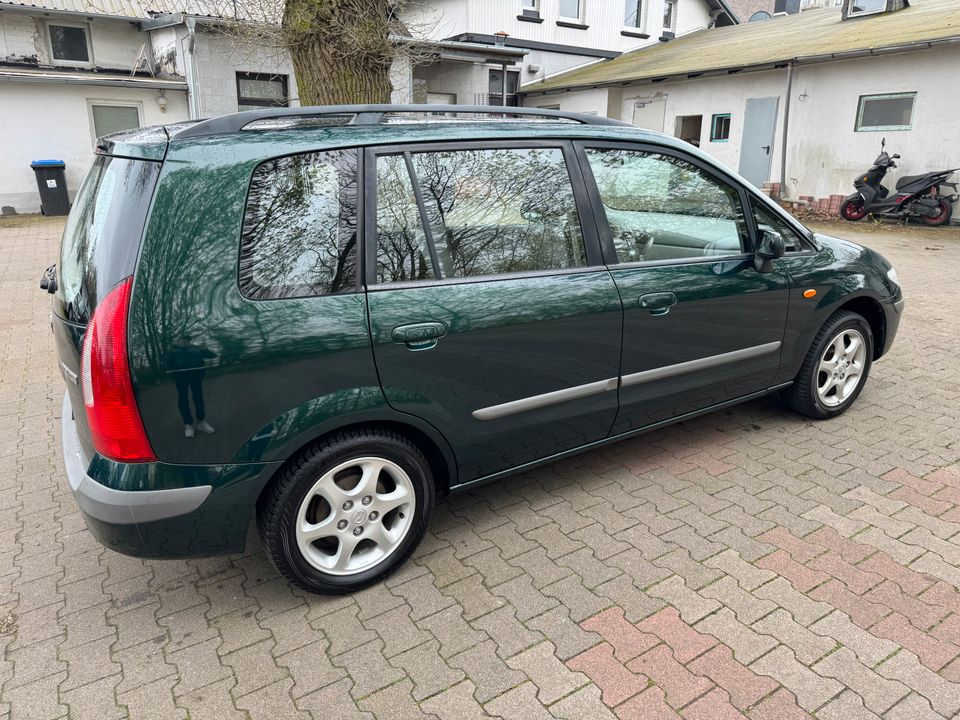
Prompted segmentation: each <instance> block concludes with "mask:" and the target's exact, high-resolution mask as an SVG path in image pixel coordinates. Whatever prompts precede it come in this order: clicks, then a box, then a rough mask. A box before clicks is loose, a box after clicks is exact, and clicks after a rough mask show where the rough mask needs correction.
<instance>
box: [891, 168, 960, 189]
mask: <svg viewBox="0 0 960 720" xmlns="http://www.w3.org/2000/svg"><path fill="white" fill-rule="evenodd" d="M950 172H951V171H949V170H944V171H942V172H932V173H925V174H923V175H904V176H903V177H902V178H899V179H898V180H897V190H903V189H905V188H907V187H909V186H910V185H913V184H914V183H917V184H920V185H921V187H922V185H925V184H927V183H929V182H930V181H931V180H932V179H933V178H935V177H939V176H941V175H947V174H949V173H950ZM916 189H918V190H919V189H920V188H916Z"/></svg>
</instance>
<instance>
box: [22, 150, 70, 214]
mask: <svg viewBox="0 0 960 720" xmlns="http://www.w3.org/2000/svg"><path fill="white" fill-rule="evenodd" d="M30 167H31V168H33V173H34V175H36V176H37V189H38V190H39V191H40V211H41V212H42V213H43V214H44V215H68V214H69V213H70V198H69V197H68V196H67V177H66V167H67V164H66V163H65V162H63V160H34V161H33V162H32V163H30Z"/></svg>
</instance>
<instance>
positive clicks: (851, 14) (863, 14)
mask: <svg viewBox="0 0 960 720" xmlns="http://www.w3.org/2000/svg"><path fill="white" fill-rule="evenodd" d="M856 1H857V0H847V3H849V4H848V5H847V17H852V18H855V17H866V16H867V15H879V14H880V13H883V12H886V11H887V3H886V2H884V3H883V5H881V6H880V7H879V8H878V9H876V10H861V11H860V12H854V11H853V4H854V3H855V2H856Z"/></svg>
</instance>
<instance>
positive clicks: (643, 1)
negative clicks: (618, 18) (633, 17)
mask: <svg viewBox="0 0 960 720" xmlns="http://www.w3.org/2000/svg"><path fill="white" fill-rule="evenodd" d="M649 1H650V0H632V2H636V4H637V5H638V7H637V22H636V24H635V25H629V24H627V18H626V17H624V18H623V29H624V30H631V31H633V32H642V31H643V28H644V26H645V25H646V22H645V20H646V18H645V16H646V14H647V4H648V3H649ZM624 10H626V8H624Z"/></svg>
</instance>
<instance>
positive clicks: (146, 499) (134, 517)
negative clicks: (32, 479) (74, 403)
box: [61, 394, 213, 525]
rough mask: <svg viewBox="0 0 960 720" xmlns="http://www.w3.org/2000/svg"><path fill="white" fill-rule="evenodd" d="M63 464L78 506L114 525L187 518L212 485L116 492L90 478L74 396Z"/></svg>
mask: <svg viewBox="0 0 960 720" xmlns="http://www.w3.org/2000/svg"><path fill="white" fill-rule="evenodd" d="M61 429H62V431H63V463H64V465H65V466H66V470H67V481H68V482H69V483H70V489H71V490H73V496H74V497H75V498H76V499H77V505H79V506H80V509H81V510H83V512H84V513H86V514H87V515H89V516H90V517H92V518H94V519H96V520H99V521H100V522H104V523H109V524H112V525H131V524H135V523H146V522H153V521H156V520H164V519H166V518H172V517H176V516H178V515H186V514H187V513H191V512H193V511H194V510H196V509H197V508H198V507H200V506H201V505H202V504H203V501H204V500H206V499H207V496H208V495H209V494H210V491H211V490H213V486H211V485H201V486H198V487H184V488H171V489H168V490H114V489H113V488H109V487H107V486H106V485H101V484H100V483H98V482H97V481H96V480H94V479H93V478H92V477H90V476H89V475H87V473H86V468H87V467H88V466H89V462H87V459H86V458H84V457H83V450H82V448H81V446H80V438H79V436H78V435H77V426H76V422H75V421H74V419H73V408H72V407H71V405H70V396H69V395H68V394H65V395H64V396H63V418H62V419H61Z"/></svg>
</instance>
